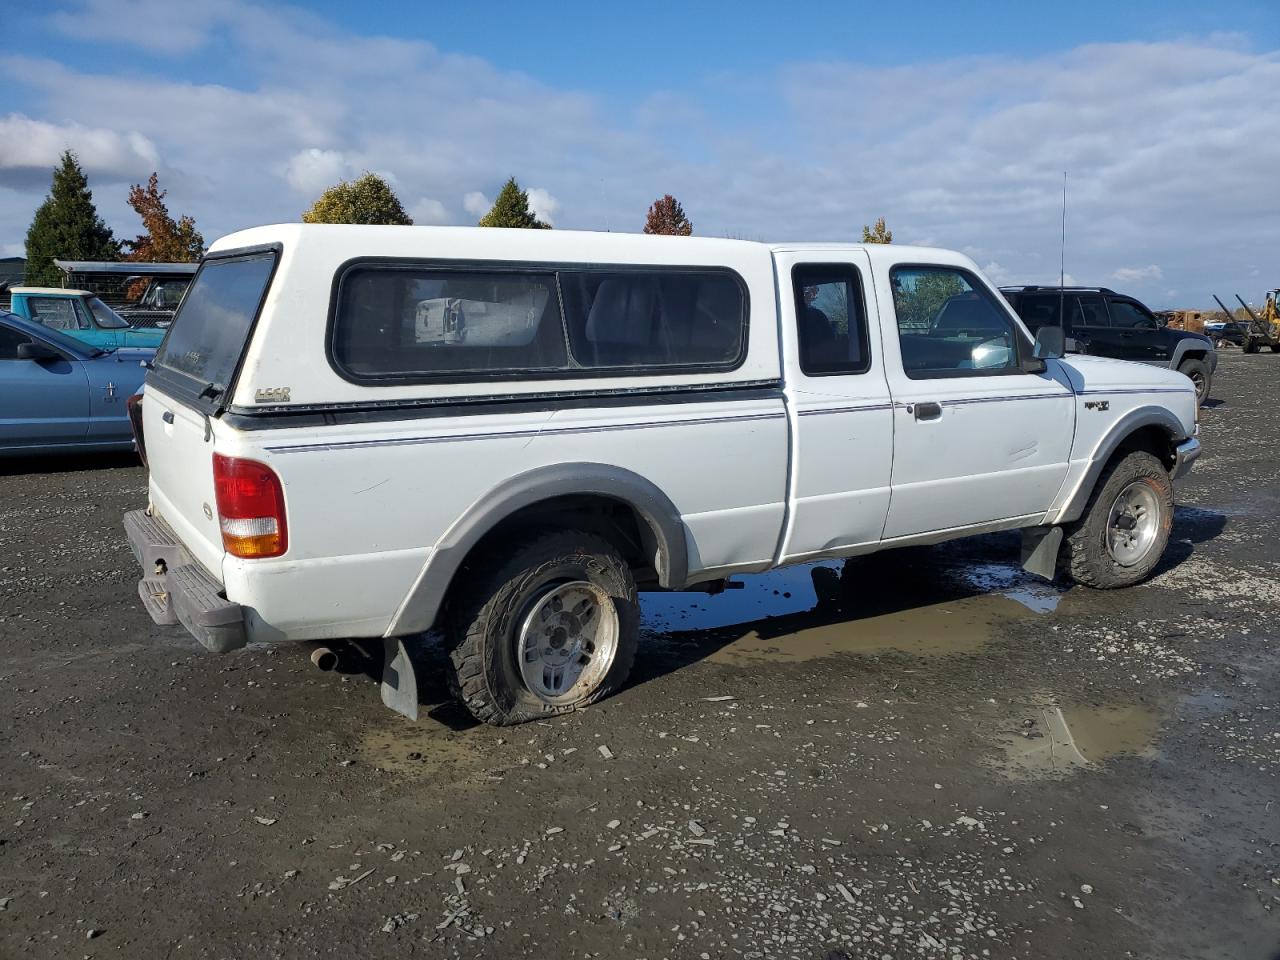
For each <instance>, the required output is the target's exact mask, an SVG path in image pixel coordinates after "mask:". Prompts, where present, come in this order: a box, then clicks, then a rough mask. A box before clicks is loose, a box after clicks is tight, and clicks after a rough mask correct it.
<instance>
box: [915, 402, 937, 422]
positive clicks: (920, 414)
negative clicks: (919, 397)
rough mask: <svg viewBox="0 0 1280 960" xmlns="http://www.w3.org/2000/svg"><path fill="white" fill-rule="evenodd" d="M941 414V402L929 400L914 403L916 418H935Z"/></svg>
mask: <svg viewBox="0 0 1280 960" xmlns="http://www.w3.org/2000/svg"><path fill="white" fill-rule="evenodd" d="M941 416H942V404H940V403H935V402H934V401H929V402H928V403H917V404H916V419H917V420H937V419H939V418H940V417H941Z"/></svg>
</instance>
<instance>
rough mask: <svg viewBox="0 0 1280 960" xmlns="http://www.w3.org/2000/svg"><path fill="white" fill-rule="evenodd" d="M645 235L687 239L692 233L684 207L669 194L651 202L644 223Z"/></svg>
mask: <svg viewBox="0 0 1280 960" xmlns="http://www.w3.org/2000/svg"><path fill="white" fill-rule="evenodd" d="M644 232H645V233H660V234H664V235H666V236H671V237H687V236H689V235H690V234H692V233H693V224H692V223H691V222H690V220H689V218H688V217H687V216H685V213H684V207H682V206H680V201H679V200H677V199H676V198H675V197H673V196H672V195H671V194H669V193H668V194H666V195H664V196H663V197H662V198H661V199H659V200H655V201H653V203H652V204H651V205H650V207H649V216H648V217H647V218H646V219H645V222H644Z"/></svg>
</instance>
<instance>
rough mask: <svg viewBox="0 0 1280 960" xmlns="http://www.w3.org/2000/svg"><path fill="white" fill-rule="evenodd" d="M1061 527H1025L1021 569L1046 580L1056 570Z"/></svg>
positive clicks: (1060, 546) (1051, 577) (1052, 576)
mask: <svg viewBox="0 0 1280 960" xmlns="http://www.w3.org/2000/svg"><path fill="white" fill-rule="evenodd" d="M1061 548H1062V528H1061V527H1026V528H1025V529H1023V531H1022V569H1023V570H1025V571H1027V573H1030V574H1034V575H1035V576H1037V577H1043V578H1044V579H1046V580H1052V579H1053V578H1054V576H1055V575H1056V574H1057V572H1058V551H1059V550H1060V549H1061Z"/></svg>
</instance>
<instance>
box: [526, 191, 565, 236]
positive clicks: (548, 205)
mask: <svg viewBox="0 0 1280 960" xmlns="http://www.w3.org/2000/svg"><path fill="white" fill-rule="evenodd" d="M525 192H526V193H527V194H528V196H529V209H530V210H532V211H533V215H534V216H535V217H537V218H538V219H539V220H541V221H542V222H543V223H545V224H548V225H550V226H553V227H554V226H555V225H556V214H558V213H559V212H560V201H559V200H557V199H556V198H555V197H553V196H552V195H551V191H549V190H545V189H543V188H542V187H531V188H530V189H529V190H526V191H525Z"/></svg>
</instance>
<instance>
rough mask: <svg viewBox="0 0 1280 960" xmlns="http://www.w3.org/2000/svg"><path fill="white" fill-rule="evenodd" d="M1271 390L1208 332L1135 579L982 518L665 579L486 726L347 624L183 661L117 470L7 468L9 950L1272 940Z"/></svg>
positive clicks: (683, 949)
mask: <svg viewBox="0 0 1280 960" xmlns="http://www.w3.org/2000/svg"><path fill="white" fill-rule="evenodd" d="M1278 377H1280V357H1274V358H1273V357H1271V356H1270V355H1265V354H1264V355H1257V356H1252V357H1246V356H1243V355H1241V354H1240V353H1239V352H1238V351H1237V352H1233V353H1227V354H1225V355H1224V356H1223V359H1222V362H1221V365H1220V367H1219V373H1218V377H1217V384H1216V389H1215V397H1216V399H1215V400H1214V401H1212V402H1211V404H1210V406H1209V408H1208V409H1206V410H1205V412H1204V418H1203V419H1204V426H1203V435H1204V436H1203V439H1204V443H1205V449H1206V453H1205V457H1204V458H1203V459H1202V460H1201V462H1200V464H1199V465H1197V468H1196V470H1195V472H1194V473H1193V474H1192V476H1191V477H1190V478H1188V480H1186V481H1184V482H1182V483H1181V484H1179V490H1178V500H1179V509H1178V515H1177V520H1176V523H1175V526H1174V534H1173V542H1172V543H1171V544H1170V548H1169V550H1168V553H1167V556H1166V559H1165V562H1164V564H1163V565H1162V567H1161V568H1160V570H1159V572H1158V574H1157V575H1156V576H1155V577H1154V578H1153V579H1152V580H1151V581H1150V582H1149V583H1147V584H1144V585H1141V586H1139V587H1136V588H1133V589H1130V590H1126V591H1119V592H1112V593H1100V592H1093V591H1089V590H1086V589H1084V588H1078V587H1077V588H1071V589H1067V588H1066V587H1065V586H1064V585H1059V586H1050V585H1045V584H1038V583H1036V582H1034V581H1032V580H1029V579H1027V578H1026V577H1024V576H1022V575H1021V574H1020V573H1019V572H1018V570H1017V569H1016V566H1015V565H1013V563H1012V562H1011V560H1012V558H1013V556H1014V554H1015V553H1016V540H1015V539H1012V538H1010V537H1008V536H998V537H989V538H982V539H977V540H973V541H968V542H965V543H962V544H957V545H951V546H948V547H943V548H935V549H931V550H920V551H907V552H903V553H900V554H891V555H884V556H881V557H877V558H874V559H869V560H862V561H860V562H858V563H856V564H851V565H850V566H849V568H848V569H847V571H846V572H845V575H844V581H843V582H844V586H843V587H842V585H841V571H840V567H839V565H838V564H826V565H818V566H812V567H802V568H797V569H793V570H788V571H782V572H779V573H777V574H773V575H770V576H766V577H757V578H747V579H746V588H745V589H743V590H740V591H737V590H736V591H730V592H728V593H725V594H723V595H720V596H718V597H698V596H696V595H677V596H652V597H647V598H646V600H645V633H646V642H645V644H644V645H643V647H642V653H641V656H640V660H639V661H638V663H637V668H636V674H635V678H634V680H633V682H632V684H631V685H630V686H629V687H628V688H627V689H626V690H624V691H623V692H622V693H621V694H620V695H618V696H616V697H614V698H612V699H610V700H608V701H606V702H605V703H602V704H599V705H597V706H596V707H593V708H591V709H590V710H588V711H584V712H583V713H581V714H577V715H574V716H570V717H567V718H564V719H562V720H558V721H556V722H550V723H536V724H531V725H528V726H525V727H519V728H514V729H505V730H499V729H492V728H488V727H480V726H475V725H474V724H471V723H470V722H469V721H468V719H467V717H466V716H465V714H463V713H462V712H461V711H460V710H459V709H458V708H456V707H454V706H452V705H451V704H449V703H448V701H447V697H446V694H445V690H444V685H443V683H442V682H440V680H439V679H438V668H439V667H440V664H441V660H440V654H439V652H438V651H437V650H434V649H430V648H428V649H427V650H426V652H425V654H424V656H425V658H426V673H427V675H426V676H425V677H424V683H423V686H424V690H423V692H422V696H423V700H424V702H425V707H424V710H425V711H426V716H425V717H424V718H423V719H422V720H421V721H419V722H418V723H416V724H414V723H410V722H408V721H406V720H404V719H402V718H400V717H398V716H396V715H393V714H391V713H389V712H387V711H386V710H385V709H384V708H383V707H382V706H381V704H380V702H379V699H378V691H377V686H376V684H375V683H374V681H373V680H372V679H371V678H370V676H369V674H370V672H372V669H373V667H374V666H375V664H374V663H373V661H371V660H367V659H364V658H363V657H362V652H361V650H360V649H358V648H354V647H353V648H350V649H348V650H347V651H345V653H344V656H343V664H342V667H341V668H340V670H339V671H337V672H334V673H327V674H326V673H320V672H318V671H316V670H315V669H314V668H313V667H311V665H310V664H309V663H308V661H307V658H306V651H304V650H301V649H279V650H271V649H253V648H251V649H248V650H242V651H239V652H237V653H234V654H231V655H228V656H225V657H221V658H217V657H211V656H208V655H205V654H203V653H202V652H201V651H200V650H199V649H198V648H197V647H196V645H195V644H194V643H193V642H191V641H190V640H188V639H186V638H184V637H183V636H182V635H181V634H180V633H177V632H174V631H173V630H171V629H167V628H159V627H155V626H153V625H152V624H151V623H150V621H149V620H148V618H147V617H146V615H145V613H144V612H143V611H142V609H141V607H140V605H139V604H138V602H137V599H136V596H135V592H134V583H135V580H136V577H137V573H136V572H135V569H134V565H133V562H132V558H131V556H130V555H129V553H128V549H127V547H126V545H125V542H124V538H123V535H122V532H121V527H120V518H121V514H122V513H123V511H124V510H125V509H127V508H132V507H134V506H136V505H138V504H141V503H142V502H143V501H144V499H145V477H144V474H143V472H142V470H141V469H140V468H139V467H138V466H137V465H136V463H134V462H133V461H132V460H131V459H130V458H119V459H110V460H104V459H100V458H98V459H93V460H86V459H74V460H60V461H41V462H34V463H33V462H30V461H26V462H9V463H0V494H2V495H0V558H2V559H0V649H3V651H4V653H3V659H2V660H0V718H2V719H3V727H2V728H0V785H2V786H0V956H2V957H5V958H8V957H15V958H16V957H105V956H122V957H129V958H149V957H181V956H196V957H216V958H223V957H226V958H243V957H259V956H262V957H277V956H279V957H302V956H307V957H310V956H384V955H386V956H391V955H395V956H404V955H410V956H427V957H434V956H442V957H501V958H510V957H513V956H529V957H608V958H651V960H658V958H664V957H666V958H711V957H716V958H719V957H760V958H763V957H769V958H775V957H776V958H792V957H795V958H826V960H839V958H854V957H857V958H862V957H871V958H880V957H893V958H896V957H937V958H943V957H948V958H950V957H1027V958H1045V957H1161V958H1167V957H1206V958H1209V957H1212V958H1220V957H1231V958H1237V957H1239V958H1250V957H1258V958H1273V957H1275V956H1276V955H1277V951H1278V949H1280V922H1278V921H1280V917H1277V914H1280V862H1278V857H1277V850H1278V849H1280V848H1278V844H1280V830H1278V829H1277V815H1280V803H1277V802H1276V801H1277V797H1276V786H1277V774H1278V773H1280V701H1278V699H1277V693H1280V678H1278V677H1277V671H1276V669H1275V665H1276V663H1277V649H1276V645H1277V622H1278V619H1277V612H1280V577H1278V576H1277V574H1278V572H1280V552H1278V551H1277V548H1276V537H1277V533H1278V531H1277V528H1276V523H1275V520H1274V518H1275V516H1276V514H1277V508H1278V507H1280V480H1278V479H1277V459H1278V457H1280V453H1278V451H1280V421H1278V420H1277V419H1276V417H1275V415H1274V410H1275V406H1274V403H1273V398H1274V397H1275V396H1276V392H1277V387H1276V384H1277V378H1278ZM1273 807H1275V809H1273Z"/></svg>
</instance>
